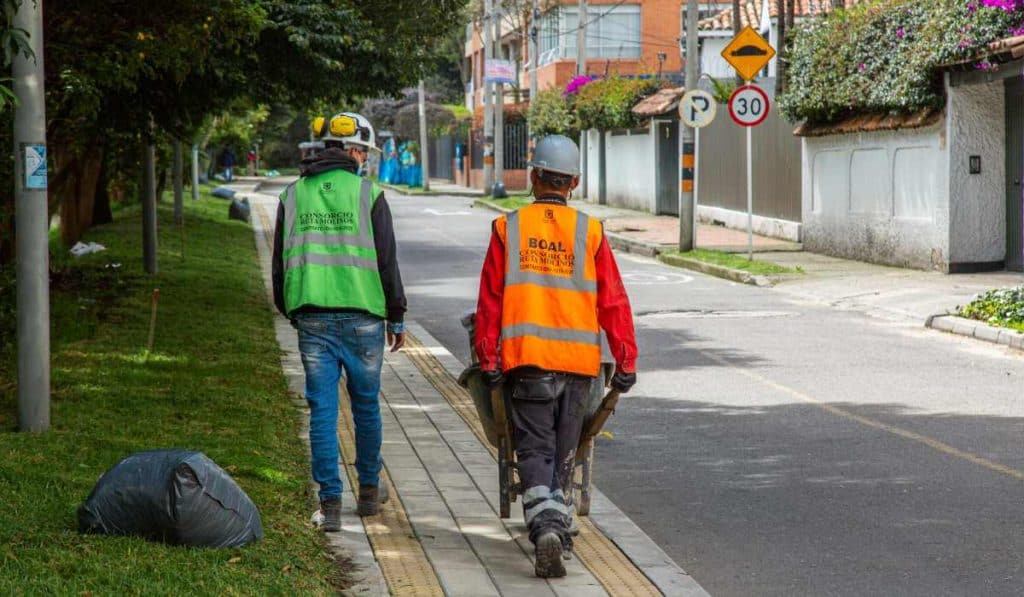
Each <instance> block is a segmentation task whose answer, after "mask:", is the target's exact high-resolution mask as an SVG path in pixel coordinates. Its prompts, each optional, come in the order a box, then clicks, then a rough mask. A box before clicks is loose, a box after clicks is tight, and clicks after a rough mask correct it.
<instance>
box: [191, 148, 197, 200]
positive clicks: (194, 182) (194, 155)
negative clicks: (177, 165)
mask: <svg viewBox="0 0 1024 597" xmlns="http://www.w3.org/2000/svg"><path fill="white" fill-rule="evenodd" d="M192 200H193V201H198V200H199V146H198V145H192Z"/></svg>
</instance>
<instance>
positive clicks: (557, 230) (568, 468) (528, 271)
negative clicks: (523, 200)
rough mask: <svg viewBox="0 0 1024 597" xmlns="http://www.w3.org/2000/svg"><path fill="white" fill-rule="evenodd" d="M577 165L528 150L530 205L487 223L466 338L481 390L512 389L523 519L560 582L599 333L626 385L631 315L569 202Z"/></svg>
mask: <svg viewBox="0 0 1024 597" xmlns="http://www.w3.org/2000/svg"><path fill="white" fill-rule="evenodd" d="M579 162H580V153H579V149H578V148H577V147H576V144H575V143H574V142H573V141H572V140H571V139H569V138H567V137H563V136H561V135H552V136H549V137H545V138H544V139H542V140H541V141H540V142H539V143H538V144H537V149H536V152H535V154H534V159H533V161H531V162H530V166H532V168H533V170H532V172H531V174H530V182H531V184H532V187H533V196H534V198H535V200H534V202H533V203H532V204H530V205H528V206H526V207H523V208H521V209H519V210H518V211H515V212H512V213H510V214H508V215H505V216H501V217H499V218H498V219H496V220H495V221H494V224H493V226H492V234H491V242H490V246H489V248H488V249H487V256H486V257H485V260H484V265H483V270H482V272H481V274H480V295H479V299H478V304H477V311H476V332H475V337H474V340H473V347H474V350H475V352H476V354H477V357H478V359H479V362H480V369H481V371H482V372H483V375H484V377H485V379H486V380H487V382H488V385H490V386H491V387H492V388H496V387H499V386H502V385H503V384H506V383H507V384H509V385H510V386H511V395H512V399H511V411H512V412H511V415H512V427H513V433H514V440H515V441H514V443H515V448H516V460H517V463H518V464H517V470H518V472H519V478H520V481H521V482H522V496H523V516H524V519H525V521H526V526H527V528H528V529H529V531H530V540H531V541H532V542H533V544H534V550H535V556H536V561H535V565H534V571H535V573H536V575H537V576H539V577H542V578H550V577H561V576H565V565H564V563H563V561H562V560H563V555H568V554H569V553H571V550H572V535H571V532H570V529H571V527H572V518H573V514H574V504H573V503H572V484H571V483H572V478H571V477H572V472H573V468H574V464H575V453H576V448H577V445H578V443H579V440H580V435H581V433H582V427H583V423H584V421H583V418H584V416H585V415H586V413H585V411H586V403H587V399H588V397H589V395H590V390H591V387H592V386H591V384H592V383H594V380H595V377H596V376H597V375H598V373H599V371H600V369H601V343H600V333H601V329H603V330H604V331H605V333H606V334H607V337H608V341H609V345H610V347H611V352H612V356H613V357H614V359H615V362H616V371H615V374H614V376H613V378H612V387H613V388H614V389H616V390H618V391H620V392H622V393H625V392H628V391H629V389H630V388H631V387H632V386H633V384H634V383H636V357H637V348H636V333H635V330H634V328H633V314H632V311H631V309H630V306H629V297H628V296H627V295H626V290H625V287H624V286H623V284H622V278H621V277H620V276H619V270H618V266H617V265H616V263H615V256H614V255H613V254H612V250H611V247H610V246H609V245H608V241H607V239H605V236H604V230H603V228H602V226H601V223H600V222H599V221H597V220H596V219H593V218H590V217H588V216H587V215H586V214H584V213H582V212H579V211H577V210H575V209H573V208H572V207H569V206H568V205H567V200H568V198H569V196H570V195H571V193H572V190H573V189H575V188H576V186H577V185H578V184H579V175H580V172H579Z"/></svg>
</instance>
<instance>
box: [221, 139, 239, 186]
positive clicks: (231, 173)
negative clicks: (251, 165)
mask: <svg viewBox="0 0 1024 597" xmlns="http://www.w3.org/2000/svg"><path fill="white" fill-rule="evenodd" d="M235 161H236V158H235V152H234V150H233V149H231V147H230V146H229V147H225V148H224V151H222V152H221V154H220V165H221V168H224V180H225V181H227V182H231V181H232V180H234V178H235Z"/></svg>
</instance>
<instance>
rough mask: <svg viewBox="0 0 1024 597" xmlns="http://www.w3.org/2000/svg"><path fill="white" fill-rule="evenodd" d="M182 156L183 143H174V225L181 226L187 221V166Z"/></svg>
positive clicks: (176, 141)
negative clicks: (185, 199) (185, 200)
mask: <svg viewBox="0 0 1024 597" xmlns="http://www.w3.org/2000/svg"><path fill="white" fill-rule="evenodd" d="M184 161H185V160H184V156H183V155H182V148H181V141H178V140H177V139H175V141H174V172H173V173H172V177H173V179H174V180H173V183H172V184H173V185H174V224H175V225H176V226H181V225H182V224H183V223H184V221H185V213H184V210H185V204H184V201H183V199H184V194H185V193H184V186H185V180H184V179H185V164H184Z"/></svg>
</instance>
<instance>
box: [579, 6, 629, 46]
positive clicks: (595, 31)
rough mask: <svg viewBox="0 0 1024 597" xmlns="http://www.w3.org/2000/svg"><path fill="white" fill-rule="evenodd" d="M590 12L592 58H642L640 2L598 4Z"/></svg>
mask: <svg viewBox="0 0 1024 597" xmlns="http://www.w3.org/2000/svg"><path fill="white" fill-rule="evenodd" d="M587 12H588V14H587V21H588V24H587V57H588V58H613V59H614V58H639V57H640V5H639V4H627V5H621V6H615V7H614V8H611V9H608V8H605V7H603V6H600V5H596V6H593V7H591V9H590V10H588V11H587Z"/></svg>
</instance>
